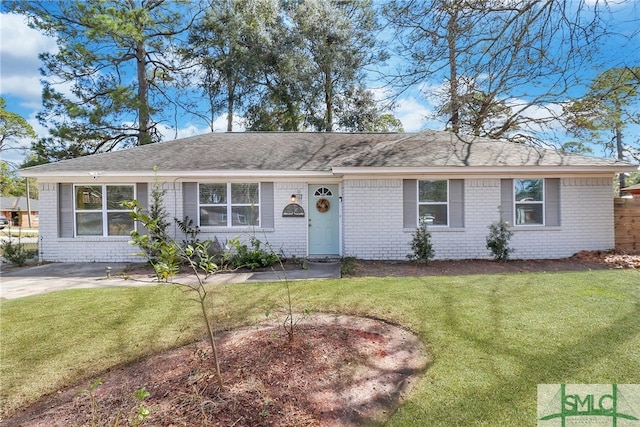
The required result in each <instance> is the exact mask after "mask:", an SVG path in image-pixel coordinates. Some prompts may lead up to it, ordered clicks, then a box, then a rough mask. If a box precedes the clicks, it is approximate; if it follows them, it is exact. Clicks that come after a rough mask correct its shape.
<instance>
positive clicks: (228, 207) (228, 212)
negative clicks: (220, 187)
mask: <svg viewBox="0 0 640 427" xmlns="http://www.w3.org/2000/svg"><path fill="white" fill-rule="evenodd" d="M207 184H225V185H226V189H227V203H200V186H201V185H207ZM232 184H256V185H257V186H258V203H232V201H231V185H232ZM197 190H198V191H197V194H196V197H197V201H198V208H197V209H198V227H200V228H203V227H204V228H215V227H218V228H234V229H238V228H243V227H258V228H260V224H261V221H262V212H260V205H261V201H262V200H261V199H262V192H261V191H260V190H261V188H260V183H259V182H198V189H197ZM201 206H205V207H222V206H225V207H226V215H227V225H226V226H225V225H202V221H201V218H200V207H201ZM241 206H249V207H251V206H254V207H257V208H258V212H259V214H258V223H257V224H255V225H252V224H246V225H233V217H232V208H233V207H241Z"/></svg>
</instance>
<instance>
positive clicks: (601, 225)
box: [343, 178, 614, 260]
mask: <svg viewBox="0 0 640 427" xmlns="http://www.w3.org/2000/svg"><path fill="white" fill-rule="evenodd" d="M560 193H561V199H562V201H561V207H560V209H561V226H560V227H526V228H525V227H522V228H520V227H516V228H514V230H515V234H514V236H513V238H512V240H511V247H513V248H515V250H516V251H515V252H514V253H513V255H512V258H521V259H535V258H563V257H568V256H571V255H573V254H575V253H576V252H578V251H581V250H607V249H611V248H613V247H614V229H613V193H612V187H611V180H610V179H607V178H593V179H563V180H562V181H561V189H560ZM464 194H465V206H464V224H465V226H464V228H459V229H450V228H438V227H431V228H430V232H431V241H432V243H433V247H434V249H435V253H436V259H473V258H491V253H490V252H489V250H488V249H486V247H485V245H486V237H487V234H488V232H489V230H488V227H489V225H490V224H491V223H492V222H495V221H498V220H499V218H500V216H499V213H498V206H499V205H500V203H501V201H500V180H499V179H466V180H465V185H464ZM343 196H344V203H343V205H344V217H345V219H344V254H345V255H347V256H355V257H358V258H362V259H395V260H402V259H406V256H407V255H408V254H409V253H410V247H409V244H410V242H411V238H412V233H413V231H414V230H413V229H404V228H403V219H402V180H400V179H398V180H345V182H344V193H343Z"/></svg>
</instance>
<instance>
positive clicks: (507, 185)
mask: <svg viewBox="0 0 640 427" xmlns="http://www.w3.org/2000/svg"><path fill="white" fill-rule="evenodd" d="M500 214H501V215H502V220H503V221H506V222H508V223H509V225H511V226H512V225H514V223H513V180H512V179H501V180H500Z"/></svg>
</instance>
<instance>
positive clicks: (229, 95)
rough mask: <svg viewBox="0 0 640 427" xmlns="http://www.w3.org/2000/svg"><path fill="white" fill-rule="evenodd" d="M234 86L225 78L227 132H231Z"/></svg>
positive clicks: (229, 79)
mask: <svg viewBox="0 0 640 427" xmlns="http://www.w3.org/2000/svg"><path fill="white" fill-rule="evenodd" d="M235 98H236V97H235V85H234V84H233V83H232V82H231V78H229V77H227V101H228V102H227V132H232V131H233V108H234V105H233V104H234V102H235Z"/></svg>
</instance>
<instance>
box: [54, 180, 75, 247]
mask: <svg viewBox="0 0 640 427" xmlns="http://www.w3.org/2000/svg"><path fill="white" fill-rule="evenodd" d="M74 234H75V233H74V232H73V184H58V236H60V237H73V236H74Z"/></svg>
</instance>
